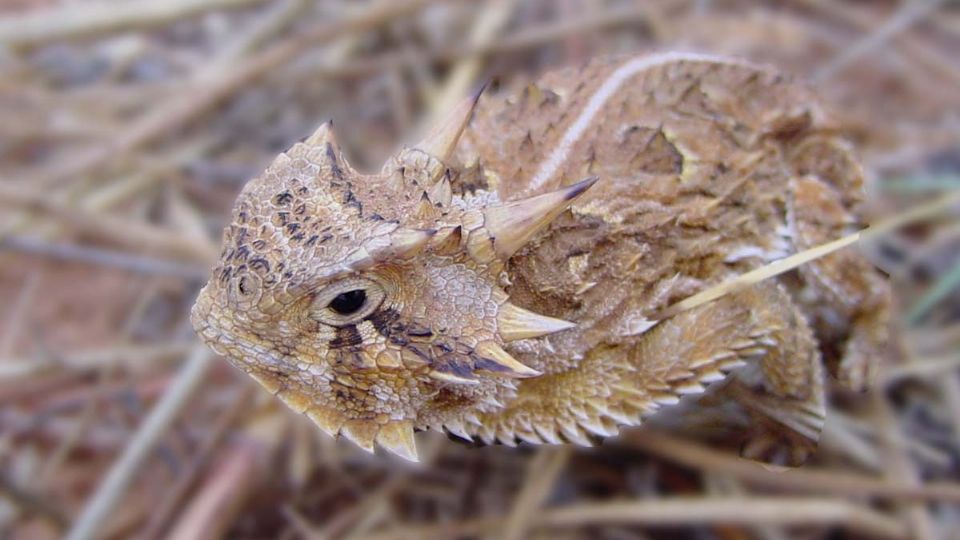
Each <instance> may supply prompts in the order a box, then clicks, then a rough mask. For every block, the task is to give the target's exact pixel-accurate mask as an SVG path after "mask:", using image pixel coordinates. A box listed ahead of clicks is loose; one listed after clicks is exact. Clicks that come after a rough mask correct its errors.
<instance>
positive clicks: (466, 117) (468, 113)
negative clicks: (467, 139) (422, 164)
mask: <svg viewBox="0 0 960 540" xmlns="http://www.w3.org/2000/svg"><path fill="white" fill-rule="evenodd" d="M486 86H487V85H486V84H484V85H483V86H481V87H480V89H479V90H478V91H477V92H476V93H475V94H474V95H473V96H471V97H469V98H467V99H465V100H463V101H461V102H460V103H459V104H458V105H457V106H456V107H455V108H454V109H453V111H451V112H450V114H449V115H447V117H446V118H445V119H444V120H443V121H441V122H440V125H439V126H437V127H436V128H435V129H434V130H433V131H431V132H430V134H429V135H427V137H426V138H425V139H423V140H422V141H420V143H418V144H415V145H414V148H418V149H420V150H423V151H424V152H426V153H428V154H430V155H432V156H433V157H435V158H437V159H439V160H440V161H443V162H446V161H447V160H449V159H450V156H452V155H453V151H454V150H455V149H456V147H457V142H458V141H459V140H460V136H461V135H463V130H464V129H465V128H466V127H467V124H469V123H470V118H471V117H472V116H473V111H474V109H476V107H477V102H479V101H480V96H481V95H482V94H483V91H484V89H485V88H486Z"/></svg>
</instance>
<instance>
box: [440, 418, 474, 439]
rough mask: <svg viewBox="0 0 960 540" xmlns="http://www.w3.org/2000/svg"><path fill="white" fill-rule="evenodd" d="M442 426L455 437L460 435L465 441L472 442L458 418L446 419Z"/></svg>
mask: <svg viewBox="0 0 960 540" xmlns="http://www.w3.org/2000/svg"><path fill="white" fill-rule="evenodd" d="M443 427H444V428H446V430H447V431H449V432H450V433H453V434H454V435H456V436H457V437H460V438H461V439H463V440H465V441H470V442H473V437H471V436H470V434H469V433H467V430H466V429H465V428H464V426H463V422H461V421H460V420H448V421H447V422H446V423H445V424H444V425H443Z"/></svg>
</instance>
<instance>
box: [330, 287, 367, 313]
mask: <svg viewBox="0 0 960 540" xmlns="http://www.w3.org/2000/svg"><path fill="white" fill-rule="evenodd" d="M366 303H367V291H365V290H363V289H354V290H352V291H347V292H345V293H340V294H338V295H337V296H335V297H334V298H333V300H331V301H330V304H329V305H328V306H327V307H329V308H330V309H332V310H333V311H335V312H337V313H339V314H340V315H353V314H354V313H356V312H358V311H360V310H361V309H363V305H364V304H366Z"/></svg>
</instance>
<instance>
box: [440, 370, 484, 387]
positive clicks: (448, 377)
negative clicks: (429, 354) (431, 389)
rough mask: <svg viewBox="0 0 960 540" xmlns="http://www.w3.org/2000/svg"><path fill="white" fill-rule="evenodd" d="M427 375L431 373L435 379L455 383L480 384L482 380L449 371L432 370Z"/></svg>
mask: <svg viewBox="0 0 960 540" xmlns="http://www.w3.org/2000/svg"><path fill="white" fill-rule="evenodd" d="M427 375H429V376H430V377H431V378H433V379H437V380H438V381H444V382H448V383H453V384H470V385H475V384H480V381H478V380H476V379H471V378H468V377H462V376H460V375H456V374H454V373H450V372H449V371H437V370H431V371H428V372H427Z"/></svg>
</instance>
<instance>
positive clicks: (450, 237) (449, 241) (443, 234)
mask: <svg viewBox="0 0 960 540" xmlns="http://www.w3.org/2000/svg"><path fill="white" fill-rule="evenodd" d="M462 240H463V227H461V226H460V225H457V226H456V227H450V228H447V229H441V230H440V232H438V233H437V235H436V236H434V238H433V240H432V241H431V242H430V250H431V251H433V252H434V253H436V254H437V255H453V254H454V253H457V252H459V251H460V242H461V241H462Z"/></svg>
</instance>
